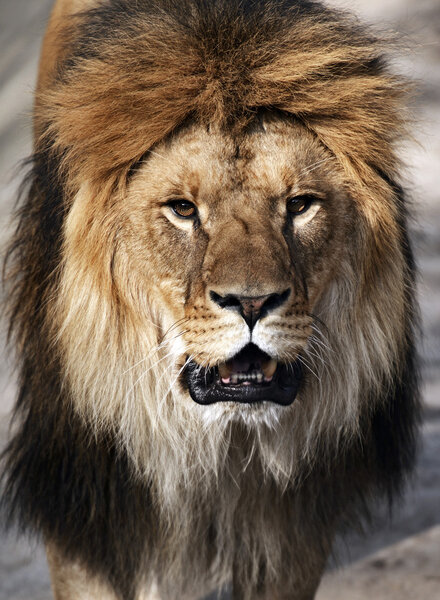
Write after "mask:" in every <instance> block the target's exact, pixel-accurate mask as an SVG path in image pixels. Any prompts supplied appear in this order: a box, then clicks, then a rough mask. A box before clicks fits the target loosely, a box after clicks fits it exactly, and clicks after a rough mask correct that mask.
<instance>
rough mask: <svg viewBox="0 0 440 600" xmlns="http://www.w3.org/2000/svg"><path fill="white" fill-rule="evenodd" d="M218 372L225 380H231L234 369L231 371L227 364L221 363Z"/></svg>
mask: <svg viewBox="0 0 440 600" xmlns="http://www.w3.org/2000/svg"><path fill="white" fill-rule="evenodd" d="M218 372H219V374H220V377H222V378H224V379H229V377H230V376H231V372H232V369H230V368H229V367H228V365H227V364H226V363H220V364H219V365H218Z"/></svg>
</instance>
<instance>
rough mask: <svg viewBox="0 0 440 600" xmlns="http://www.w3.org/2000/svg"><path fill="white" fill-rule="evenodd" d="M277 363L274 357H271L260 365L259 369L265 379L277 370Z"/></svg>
mask: <svg viewBox="0 0 440 600" xmlns="http://www.w3.org/2000/svg"><path fill="white" fill-rule="evenodd" d="M277 365H278V362H277V361H276V360H275V359H274V358H271V359H270V360H268V361H267V362H265V363H263V364H262V365H261V369H262V371H263V373H264V377H265V378H266V379H270V378H271V377H273V374H274V373H275V371H276V370H277Z"/></svg>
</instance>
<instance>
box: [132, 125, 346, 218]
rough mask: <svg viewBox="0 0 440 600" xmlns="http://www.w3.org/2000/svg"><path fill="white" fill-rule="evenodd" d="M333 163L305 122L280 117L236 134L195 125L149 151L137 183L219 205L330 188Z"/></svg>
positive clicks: (334, 177) (335, 173)
mask: <svg viewBox="0 0 440 600" xmlns="http://www.w3.org/2000/svg"><path fill="white" fill-rule="evenodd" d="M329 163H331V164H329ZM334 163H335V161H334V159H333V157H332V156H331V155H330V154H329V153H328V151H326V149H325V148H324V147H323V146H321V145H320V144H319V143H318V142H317V140H316V139H314V137H313V136H312V135H311V134H310V133H308V132H307V131H306V130H305V129H304V128H303V127H302V126H300V125H299V124H295V123H292V122H290V121H288V120H283V119H282V118H276V117H272V118H271V120H270V121H269V122H267V123H265V124H264V127H263V126H261V127H257V128H254V130H251V131H249V132H248V133H247V134H246V135H241V136H240V137H237V138H234V136H233V135H232V134H231V133H227V132H223V131H209V130H207V129H206V128H204V127H202V126H198V125H196V124H195V125H192V126H191V127H187V128H185V129H184V130H183V131H181V132H179V133H178V134H176V135H174V136H173V137H172V138H171V139H170V140H166V141H164V142H162V143H160V144H158V145H157V147H156V148H155V149H154V150H153V151H151V152H150V153H149V157H148V160H147V161H146V162H145V166H144V168H143V170H142V171H141V173H140V180H139V181H138V184H137V185H140V186H142V184H145V185H148V189H149V190H150V191H151V192H152V195H153V196H154V194H155V193H156V194H159V195H160V194H163V193H164V192H163V189H164V188H165V189H166V190H167V191H168V190H169V191H172V192H173V193H184V194H188V196H190V197H192V198H194V199H203V200H204V201H207V202H209V204H210V205H213V206H214V207H216V208H218V207H221V206H225V204H226V205H227V206H229V205H230V204H231V203H232V202H234V201H236V202H238V203H239V204H241V203H243V200H245V201H246V200H250V199H252V200H253V201H254V202H257V201H258V200H259V199H260V198H261V199H262V200H263V201H266V200H267V199H268V198H270V197H272V196H274V195H280V194H282V193H284V192H285V191H286V190H289V189H294V188H295V186H298V185H303V186H304V185H308V184H312V185H313V186H314V187H320V188H324V190H327V189H328V188H329V187H332V186H333V187H334V186H335V185H338V184H339V183H340V182H341V176H340V175H339V173H338V169H337V165H335V164H334ZM330 167H331V168H330ZM317 174H319V175H320V176H319V177H317ZM254 206H255V205H254Z"/></svg>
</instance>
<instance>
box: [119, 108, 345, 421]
mask: <svg viewBox="0 0 440 600" xmlns="http://www.w3.org/2000/svg"><path fill="white" fill-rule="evenodd" d="M121 204H122V206H121V208H122V211H123V217H122V219H121V220H120V222H119V229H120V231H119V233H118V243H119V248H120V249H119V253H117V254H116V257H117V259H116V261H115V262H116V268H115V273H116V282H117V273H118V269H117V264H118V263H120V264H122V265H124V266H126V265H129V276H128V277H124V278H122V279H123V280H124V281H125V280H126V279H127V280H128V281H129V282H131V287H132V289H133V293H132V297H137V296H138V295H139V294H145V296H146V297H148V298H149V299H150V300H152V301H153V303H155V304H156V311H155V314H156V319H157V321H156V325H157V334H158V335H157V337H158V339H157V343H158V344H160V343H162V344H163V343H165V344H166V345H167V346H168V347H169V348H170V351H171V352H173V357H174V359H175V368H176V369H177V370H178V371H180V372H181V374H180V377H179V381H180V386H181V387H182V388H183V390H182V391H183V392H184V395H185V396H186V397H187V394H188V392H187V389H188V387H189V391H190V392H191V396H192V398H193V400H196V401H197V402H200V403H202V404H212V403H215V402H219V401H223V400H228V401H232V403H233V406H231V405H229V406H228V407H225V410H228V411H231V410H234V411H239V410H240V404H241V403H246V404H256V405H257V404H258V405H259V403H260V402H261V401H269V402H270V401H273V402H276V403H278V404H285V405H287V404H290V403H291V402H292V401H293V400H294V398H295V395H296V393H297V389H298V386H299V384H300V380H301V378H302V373H303V372H304V371H305V372H306V376H307V356H306V355H305V354H304V349H305V347H306V346H307V343H308V340H309V337H310V335H311V334H312V333H313V322H314V316H313V312H314V310H315V307H316V304H317V302H318V301H319V299H320V298H321V297H322V296H323V294H325V291H326V289H327V288H328V284H329V281H330V280H331V278H332V276H333V274H334V271H335V270H336V269H338V265H340V264H341V262H342V261H341V253H342V252H343V251H344V248H345V251H347V250H346V249H347V244H346V243H344V242H346V240H347V239H348V238H349V237H350V235H351V233H350V228H351V223H352V213H353V208H352V206H351V205H350V202H349V199H348V197H347V194H346V193H344V184H343V180H342V177H341V176H340V175H339V174H338V169H337V168H335V160H334V159H333V158H332V157H331V155H330V154H329V153H328V152H327V151H326V150H325V149H324V147H323V146H321V145H320V144H319V143H318V142H317V141H316V140H315V139H314V138H313V136H312V135H311V134H309V133H308V132H307V131H306V130H305V129H304V128H303V127H301V126H300V125H298V124H294V123H292V122H291V121H289V120H287V119H283V118H281V117H270V118H269V117H266V118H264V119H261V120H259V121H258V122H257V124H255V125H254V126H253V127H251V128H250V130H249V131H248V132H247V133H246V134H244V135H241V136H240V138H239V139H234V137H233V136H232V134H230V135H227V134H225V133H222V132H220V131H207V129H206V128H202V127H200V126H192V127H187V128H186V129H184V130H183V131H181V132H180V133H178V134H177V135H175V136H173V137H172V138H171V139H170V140H168V141H166V142H163V143H161V144H159V145H158V146H157V147H156V148H155V149H154V150H153V151H152V152H150V153H149V155H148V157H147V158H146V159H145V160H144V161H143V162H142V163H141V164H140V165H139V166H138V169H137V170H136V172H135V173H134V175H133V177H132V180H131V183H130V185H129V188H128V192H127V196H126V198H124V199H123V201H122V203H121ZM124 293H127V290H125V292H124ZM128 296H130V294H128ZM132 309H133V310H135V307H132ZM199 367H200V368H199ZM301 367H303V368H301ZM185 388H186V389H185ZM259 409H261V406H259ZM246 410H249V407H247V408H246Z"/></svg>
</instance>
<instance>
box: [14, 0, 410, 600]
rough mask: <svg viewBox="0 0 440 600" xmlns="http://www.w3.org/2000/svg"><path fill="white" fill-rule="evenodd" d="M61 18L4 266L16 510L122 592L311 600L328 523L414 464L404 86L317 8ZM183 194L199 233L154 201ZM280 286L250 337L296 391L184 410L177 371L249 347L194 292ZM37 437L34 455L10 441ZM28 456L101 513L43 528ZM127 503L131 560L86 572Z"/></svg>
mask: <svg viewBox="0 0 440 600" xmlns="http://www.w3.org/2000/svg"><path fill="white" fill-rule="evenodd" d="M85 7H86V8H89V5H88V4H87V6H85ZM63 10H66V11H67V12H70V8H69V6H67V5H64V6H63V4H62V3H58V5H57V7H56V9H55V12H54V15H53V17H52V27H51V29H50V30H49V33H48V37H47V38H46V42H45V47H44V54H43V63H42V65H43V66H42V68H41V72H40V84H39V90H38V94H37V100H36V114H35V128H36V141H35V157H34V171H33V174H32V178H31V184H32V187H31V191H30V193H29V197H28V201H27V204H26V205H25V209H24V211H23V212H22V215H21V217H20V221H19V226H18V229H17V234H16V237H15V239H14V241H13V242H12V245H11V250H10V253H9V267H8V269H9V270H8V274H9V275H8V277H9V280H10V282H11V295H10V297H11V302H10V305H9V306H10V318H11V331H12V332H13V333H14V335H15V339H16V342H17V345H18V349H19V355H20V360H21V364H22V379H21V385H22V388H21V390H22V391H21V395H20V399H19V404H18V413H19V415H20V417H19V418H20V419H21V421H20V422H21V425H19V428H18V433H17V434H16V436H15V438H13V440H12V442H11V445H10V447H9V449H8V450H7V453H6V457H7V461H8V462H7V469H8V473H9V475H8V478H9V479H8V483H7V494H6V497H7V500H8V502H9V505H10V507H11V513H12V514H14V515H15V516H17V517H18V519H19V521H20V522H21V524H22V525H23V526H31V527H33V528H34V529H35V530H37V531H39V532H41V533H42V534H43V536H44V537H45V539H46V541H48V543H50V544H51V545H52V546H51V547H53V548H56V551H52V552H55V556H57V554H56V553H59V555H60V556H61V557H64V558H63V559H61V561H62V560H66V561H67V562H69V561H70V562H71V564H72V565H78V564H80V565H82V566H81V568H84V569H85V570H86V571H87V572H88V573H89V574H91V575H92V576H93V577H95V576H96V577H98V578H103V579H102V580H103V581H105V580H106V579H107V580H108V585H109V586H110V587H111V588H112V589H113V590H114V593H115V594H116V596H117V597H121V598H126V599H129V600H131V599H132V598H133V599H134V598H136V597H137V595H138V594H139V593H141V590H146V589H148V588H149V587H150V586H151V585H152V582H155V583H154V585H157V586H158V588H157V589H158V593H160V595H161V596H160V597H161V598H164V599H165V598H179V599H183V598H188V599H191V598H195V597H197V594H200V593H202V592H207V591H210V590H212V589H214V588H216V587H219V586H223V585H226V584H227V583H228V582H229V581H230V580H231V578H232V579H233V583H234V589H235V596H236V598H242V599H245V600H247V599H251V598H252V599H254V598H257V597H258V598H267V599H269V598H270V599H271V600H273V599H274V598H283V597H286V598H295V599H298V600H303V599H304V600H307V599H309V598H312V597H313V594H314V591H315V589H316V587H317V585H318V582H319V579H320V575H321V573H322V570H323V568H324V565H325V561H326V559H327V556H328V554H329V552H330V548H331V543H332V540H333V537H334V534H335V533H336V531H339V530H340V529H341V528H343V526H344V525H345V524H346V523H353V522H355V523H357V522H359V519H360V518H361V516H362V515H363V514H364V505H367V504H368V503H369V502H370V500H371V499H372V498H373V497H374V496H375V495H377V494H380V493H383V492H387V491H388V492H390V493H391V492H393V491H395V490H396V489H399V488H400V485H401V483H402V481H403V478H404V475H405V473H406V472H407V470H409V469H410V468H411V464H412V461H413V438H414V431H415V425H416V422H417V407H418V394H417V380H416V372H415V365H414V359H413V346H414V321H415V313H416V309H415V307H414V289H413V285H414V277H413V265H412V258H411V251H410V247H409V244H408V240H407V233H406V206H405V203H404V198H403V193H402V190H401V188H400V186H399V183H398V181H397V177H398V172H399V163H398V160H397V158H396V154H395V153H396V147H397V146H398V144H399V142H400V140H401V137H402V135H403V134H404V131H405V120H406V117H405V111H404V100H405V93H406V92H405V90H406V88H405V84H404V83H402V80H401V79H400V78H398V77H397V76H395V75H393V74H391V73H390V71H389V70H388V68H387V67H386V65H385V59H384V56H383V48H382V42H380V40H378V39H377V38H376V37H375V35H374V34H372V33H371V32H369V31H367V30H365V29H364V28H363V27H362V26H361V25H359V24H358V23H357V22H356V21H355V20H354V19H353V18H351V17H349V16H347V15H345V14H343V13H339V12H336V11H332V10H330V9H326V8H323V7H322V6H321V5H318V4H315V3H299V2H295V1H291V2H287V1H282V2H277V3H275V2H265V1H258V2H255V3H240V2H237V1H235V0H224V1H213V2H210V3H206V2H202V1H201V0H200V1H199V0H180V1H179V2H177V1H176V2H173V1H171V0H170V1H168V0H156V1H152V2H143V1H142V2H141V1H139V2H136V3H132V2H127V1H119V2H116V1H115V2H109V3H108V4H107V3H103V4H102V5H99V6H98V7H97V9H96V10H89V11H88V12H84V13H81V14H79V15H77V16H75V17H74V18H71V19H69V18H67V17H66V15H65V13H64V12H63ZM92 40H93V41H92ZM51 49H55V53H56V56H55V57H54V56H53V54H52V53H51ZM301 193H313V194H315V195H317V197H318V198H319V199H320V201H319V202H317V203H316V204H315V206H314V209H313V212H310V213H309V214H307V213H306V214H305V215H304V216H301V217H300V218H297V219H296V220H295V221H294V223H293V225H292V229H291V233H290V235H291V237H292V239H293V238H295V240H296V242H295V243H296V244H297V246H296V253H295V252H293V250H292V247H291V246H290V245H289V240H288V239H287V238H288V236H287V238H286V234H284V233H282V231H284V225H285V203H286V199H287V198H288V197H289V194H301ZM176 194H177V195H178V196H179V197H185V198H187V199H190V200H191V201H194V202H195V203H196V204H197V206H198V208H199V213H200V215H201V226H200V230H199V231H196V230H195V229H193V228H192V226H188V224H187V223H183V222H181V221H179V220H178V219H177V220H176V219H175V218H174V217H173V215H172V214H171V213H170V211H169V210H168V212H167V208H166V204H165V200H166V199H167V198H169V197H170V195H174V196H175V195H176ZM269 201H270V203H271V204H270V208H269ZM283 211H284V212H283ZM256 257H258V260H256ZM299 263H302V264H299ZM231 273H232V275H231ZM301 282H302V283H301ZM286 285H289V286H292V290H293V291H292V294H291V297H290V299H289V303H288V305H287V306H286V307H284V308H283V309H282V310H278V311H276V313H275V314H274V315H271V316H270V317H267V318H265V319H262V320H261V322H259V323H258V325H257V326H256V328H255V330H254V332H253V334H252V335H253V338H252V340H253V341H254V343H256V344H258V345H259V346H260V347H261V348H262V349H264V350H265V351H266V352H268V353H269V354H271V355H273V356H276V357H277V358H278V359H279V360H281V361H286V362H288V361H292V360H294V359H296V358H297V357H298V356H300V357H301V360H302V361H303V363H304V369H305V371H306V377H305V381H304V385H303V386H302V388H301V390H300V393H299V396H298V398H297V399H296V400H295V401H294V403H293V404H292V405H291V406H290V407H279V406H274V405H269V404H268V403H263V404H262V405H259V406H235V405H231V404H228V403H222V404H218V405H214V406H212V407H206V406H200V405H197V404H195V403H194V402H193V401H192V400H191V398H190V397H189V394H188V392H187V391H186V390H185V388H184V386H182V384H181V379H180V374H181V371H182V368H183V367H184V365H185V360H186V358H187V357H188V356H191V357H193V358H195V360H196V361H197V362H199V363H200V364H201V365H215V364H217V363H219V362H221V361H224V360H226V359H227V358H230V357H231V356H233V355H234V354H235V353H236V352H237V351H238V350H240V349H241V348H242V347H243V346H244V345H245V344H246V343H248V342H249V341H250V332H249V330H248V327H247V325H246V324H245V323H244V321H243V320H242V319H241V317H239V316H238V315H236V314H233V313H228V312H227V311H223V313H221V311H219V310H218V307H215V306H213V305H212V303H210V301H209V290H210V289H214V288H215V289H218V290H230V289H231V286H236V289H238V290H240V289H246V291H247V293H248V294H251V295H263V294H265V293H267V292H268V290H269V291H272V290H282V289H284V287H285V286H286ZM283 286H284V287H283ZM234 289H235V288H234ZM220 313H221V314H220ZM266 404H267V405H266ZM44 419H46V421H45V422H44V427H43V425H42V423H43V421H42V420H44ZM51 428H52V429H51ZM34 429H35V431H37V434H35V440H36V439H37V438H38V439H42V440H47V441H46V442H45V443H46V447H47V456H46V453H45V452H41V453H39V451H38V450H37V448H36V445H37V442H36V441H32V440H33V439H34V438H33V437H32V436H26V435H25V434H26V432H28V431H33V430H34ZM46 429H47V431H46ZM66 436H67V437H68V438H69V439H70V438H71V439H72V442H71V445H68V444H67V443H66V442H64V439H65V438H66ZM27 437H28V438H29V440H30V441H26V443H25V445H26V444H27V445H26V448H25V449H23V447H24V446H23V444H24V441H23V440H25V439H27ZM39 443H40V442H39ZM64 444H66V446H64ZM32 448H33V449H34V452H36V453H37V455H36V456H37V457H36V458H35V457H33V458H32V460H36V461H37V462H38V461H39V460H40V458H39V456H40V454H41V456H43V455H44V460H43V458H42V459H41V461H42V464H43V463H44V464H45V465H47V469H48V472H49V470H50V469H53V471H51V472H52V476H53V475H54V473H55V474H56V476H55V477H53V479H56V480H57V481H58V478H59V473H60V469H61V471H62V473H63V477H66V478H67V479H66V481H65V482H64V484H63V483H62V482H61V480H60V486H59V488H57V489H56V490H55V487H54V486H55V484H53V485H54V486H53V491H52V492H51V494H52V495H51V496H50V503H53V504H54V506H56V505H57V498H58V503H59V498H60V497H59V496H58V494H61V495H63V494H64V495H63V502H64V501H65V503H66V506H69V497H68V492H67V491H63V490H68V489H72V490H73V489H74V490H75V497H76V494H78V497H79V498H80V500H79V501H80V502H81V498H82V502H83V507H84V515H86V514H87V511H88V510H89V507H90V511H89V512H90V514H91V516H90V519H89V518H88V517H87V516H81V517H80V516H79V513H80V512H81V511H80V510H78V518H77V519H76V521H77V523H78V524H73V523H72V524H71V525H68V524H65V525H64V527H63V526H61V525H60V521H61V514H62V513H61V509H60V511H59V515H60V517H59V519H60V521H58V520H57V519H58V517H57V516H53V518H52V516H51V515H48V514H47V513H45V510H44V509H43V508H41V507H40V506H37V505H39V502H40V497H39V496H38V493H41V503H42V502H43V495H44V494H43V492H42V491H41V490H40V491H38V490H36V489H35V488H34V492H32V489H31V484H30V483H28V482H25V479H26V473H29V472H30V471H29V469H31V471H32V472H33V471H34V468H35V464H36V463H35V464H34V463H32V467H31V466H30V463H29V462H27V461H28V460H30V459H28V457H29V456H30V455H31V454H32ZM89 448H90V454H92V453H93V454H94V455H95V456H96V465H95V466H92V467H90V469H89V467H88V466H87V467H86V466H85V465H87V460H88V458H87V457H88V454H87V452H89ZM48 457H52V458H48ZM57 457H59V458H57ZM57 460H59V461H60V462H59V464H60V465H63V468H61V467H60V469H58V468H57V466H56V465H58V462H56V461H57ZM38 464H39V463H38ZM39 468H40V469H41V468H42V467H41V466H40V467H39ZM81 469H84V474H83V471H82V470H81ZM106 469H108V473H109V475H108V478H109V479H107V475H106V473H107V471H106ZM86 470H87V474H86V472H85V471H86ZM101 472H102V473H104V474H105V475H102V477H101V475H100V473H101ZM73 473H76V476H77V479H79V483H78V482H77V481H75V482H74V483H73V482H72V477H73V475H72V474H73ZM96 479H98V480H99V482H96V484H95V483H94V482H95V480H96ZM101 479H102V482H101ZM67 480H68V481H67ZM63 481H64V480H63ZM114 481H117V482H122V483H115V484H113V483H112V482H114ZM81 482H83V484H82V483H81ZM36 485H37V484H34V486H36ZM107 485H108V486H109V488H108V489H107V488H106V486H107ZM26 486H27V487H26ZM100 486H102V487H100ZM112 486H113V487H112ZM49 487H50V486H49ZM25 488H26V490H25ZM51 489H52V488H51ZM102 490H106V491H105V494H107V495H108V498H111V500H108V501H107V500H106V499H105V498H104V499H102V494H101V491H102ZM121 490H122V491H121ZM124 490H125V491H124ZM127 490H128V491H127ZM25 491H26V493H25ZM32 493H34V495H36V496H37V498H36V500H35V501H34V500H32V499H31V496H32ZM47 493H48V494H49V492H47ZM72 493H73V492H72ZM20 494H21V495H22V497H23V499H22V500H20V498H19V496H20ZM119 494H123V495H124V502H127V503H128V504H127V505H129V506H130V507H131V506H135V507H136V510H139V517H138V518H139V526H138V528H137V529H138V531H137V535H136V540H133V549H132V551H131V550H129V549H127V557H125V556H123V554H124V548H123V547H122V549H121V548H119V546H118V548H119V549H120V553H121V554H118V552H119V551H118V552H115V555H114V556H112V557H111V558H109V557H108V556H107V554H106V552H107V550H105V549H103V548H101V547H99V548H98V550H99V551H98V550H97V552H96V553H95V556H94V557H92V556H91V552H90V555H89V552H88V550H87V548H86V547H85V543H83V542H82V541H81V540H83V539H85V537H86V532H90V531H93V527H94V523H95V521H94V519H96V520H97V521H98V520H99V522H100V523H104V522H105V520H106V519H108V529H109V531H111V534H109V535H114V536H115V538H114V540H115V544H117V543H118V542H117V541H116V538H118V536H119V534H120V533H121V530H122V529H123V528H124V525H123V523H121V522H120V520H119V515H117V516H115V515H116V513H115V512H114V511H115V510H116V511H117V508H115V506H116V504H117V503H116V500H115V498H118V497H121V496H119ZM131 501H132V504H130V502H131ZM63 502H62V503H61V504H63ZM100 502H102V503H103V506H104V505H105V509H104V508H102V507H101V504H100ZM63 507H64V504H63ZM63 510H64V508H63ZM128 512H130V511H128ZM74 514H75V511H71V513H69V518H70V515H74ZM81 514H82V513H81ZM105 515H106V516H105ZM125 517H126V518H127V521H126V523H127V525H126V529H127V530H128V533H127V534H126V535H127V536H129V535H130V526H129V525H128V523H131V524H133V523H134V522H135V521H136V518H135V517H133V515H132V514H126V515H124V518H125ZM82 518H83V519H84V521H82V520H81V519H82ZM133 519H134V520H133ZM133 527H135V526H133ZM74 530H75V532H74ZM99 531H101V530H99ZM73 532H74V533H75V535H73ZM102 535H103V537H102V541H104V534H102ZM105 535H107V533H106V534H105ZM133 535H134V532H133ZM142 536H144V537H142ZM69 538H70V539H69ZM120 538H121V540H124V539H126V538H124V537H123V536H122V534H121V535H120ZM99 539H100V538H99V536H98V542H96V543H97V544H98V545H99ZM105 539H107V538H105ZM112 539H113V538H112ZM72 540H75V541H72ZM121 544H122V542H121ZM100 552H101V554H100ZM135 555H136V556H135ZM105 557H107V558H105ZM59 560H60V559H59V558H56V559H53V562H54V563H58V562H59ZM112 561H113V562H112ZM110 567H111V569H112V571H114V572H113V573H110V570H111V569H110ZM76 568H77V567H74V569H76ZM59 570H60V569H59V567H56V568H55V571H54V572H55V573H57V572H58V571H59ZM109 573H110V574H109ZM55 578H56V575H55ZM93 585H94V584H93ZM105 585H107V583H106V584H105ZM111 593H113V592H111ZM295 594H296V595H295ZM66 598H69V596H68V595H67V596H66Z"/></svg>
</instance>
